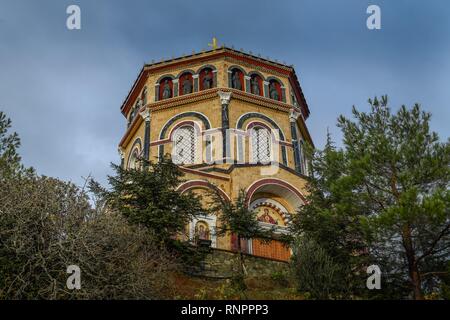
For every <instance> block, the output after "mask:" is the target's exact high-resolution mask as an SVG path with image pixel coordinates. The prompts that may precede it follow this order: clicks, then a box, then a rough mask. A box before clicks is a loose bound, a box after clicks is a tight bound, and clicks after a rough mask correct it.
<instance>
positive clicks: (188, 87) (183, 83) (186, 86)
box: [178, 72, 194, 95]
mask: <svg viewBox="0 0 450 320" xmlns="http://www.w3.org/2000/svg"><path fill="white" fill-rule="evenodd" d="M179 86H180V87H179V90H178V91H179V92H180V95H183V94H189V93H192V92H193V91H194V79H193V78H192V74H191V73H190V72H185V73H183V74H182V75H181V76H180V80H179Z"/></svg>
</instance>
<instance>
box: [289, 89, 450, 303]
mask: <svg viewBox="0 0 450 320" xmlns="http://www.w3.org/2000/svg"><path fill="white" fill-rule="evenodd" d="M387 103H388V100H387V97H383V98H382V99H381V100H380V101H379V100H378V99H376V98H375V99H374V100H369V104H370V112H368V113H365V112H360V111H357V110H356V108H355V107H354V108H353V116H354V118H355V119H356V121H351V120H349V119H347V118H345V117H343V116H341V117H340V118H339V120H338V126H339V127H340V128H341V130H342V132H343V136H344V140H343V145H344V148H343V149H339V150H338V149H336V148H335V147H334V146H333V143H332V142H331V139H330V138H329V139H328V143H327V145H326V147H325V149H324V150H323V151H316V152H311V157H312V169H313V171H314V176H313V177H312V179H311V182H310V184H309V191H310V196H309V198H308V201H309V205H308V206H304V207H302V208H301V210H300V211H299V215H298V218H297V219H296V221H295V223H294V225H295V227H294V231H295V232H296V233H297V234H301V233H303V234H307V235H308V236H310V237H311V238H312V239H314V240H315V241H317V243H318V244H319V245H320V246H321V247H322V248H324V250H325V251H326V252H327V253H328V254H329V255H330V256H331V257H332V258H333V260H334V261H335V262H336V263H339V264H341V265H346V266H347V267H348V270H350V272H351V273H352V275H355V277H354V279H358V277H357V275H358V274H361V272H364V270H365V267H367V266H368V265H370V264H377V265H379V266H380V268H381V270H382V273H383V275H384V276H383V277H384V278H383V279H384V280H383V281H386V282H385V283H384V284H383V285H388V286H389V287H390V288H388V290H387V291H386V294H387V296H385V297H389V298H393V297H396V298H405V297H408V296H413V297H414V298H416V299H422V298H423V294H424V292H425V293H427V292H430V291H432V290H433V288H434V287H435V286H436V285H437V284H438V283H439V275H442V274H445V273H446V269H445V266H446V262H447V261H449V256H450V188H449V177H450V143H449V141H447V142H440V141H439V137H438V135H437V134H436V133H435V132H430V128H429V120H430V117H431V115H430V114H429V113H426V112H424V111H421V109H420V106H419V105H417V104H416V105H414V106H413V108H412V109H410V110H408V109H407V108H406V107H405V106H402V107H401V108H400V110H399V111H398V112H397V113H395V114H392V113H391V110H390V108H389V107H388V105H387ZM359 280H360V279H358V282H356V283H353V284H352V283H350V287H351V291H352V292H354V293H356V294H357V295H359V294H361V289H362V288H361V287H360V285H358V283H361V282H359ZM405 284H407V285H408V286H407V287H405ZM363 294H364V293H363Z"/></svg>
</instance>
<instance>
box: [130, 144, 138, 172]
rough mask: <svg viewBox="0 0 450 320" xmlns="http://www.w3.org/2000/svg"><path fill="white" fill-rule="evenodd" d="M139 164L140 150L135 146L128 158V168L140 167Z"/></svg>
mask: <svg viewBox="0 0 450 320" xmlns="http://www.w3.org/2000/svg"><path fill="white" fill-rule="evenodd" d="M138 166H139V150H138V148H134V149H133V151H132V152H131V155H130V158H129V159H128V169H138Z"/></svg>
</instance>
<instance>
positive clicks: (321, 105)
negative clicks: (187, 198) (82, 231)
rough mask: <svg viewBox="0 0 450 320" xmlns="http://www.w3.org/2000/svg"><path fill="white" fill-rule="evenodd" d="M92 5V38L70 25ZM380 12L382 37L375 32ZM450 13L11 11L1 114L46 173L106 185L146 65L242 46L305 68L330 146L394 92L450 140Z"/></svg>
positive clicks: (345, 5) (314, 129) (88, 24)
mask: <svg viewBox="0 0 450 320" xmlns="http://www.w3.org/2000/svg"><path fill="white" fill-rule="evenodd" d="M70 4H77V5H79V6H80V7H81V16H82V29H81V30H78V31H69V30H67V29H66V27H65V22H66V18H67V15H66V13H65V11H66V8H67V6H68V5H70ZM369 4H378V5H380V7H381V10H382V29H381V30H379V31H369V30H368V29H367V28H366V18H367V14H366V13H365V12H366V8H367V6H368V5H369ZM449 14H450V4H448V3H447V1H439V0H435V1H406V0H404V1H395V2H394V1H389V2H388V1H370V2H369V1H361V0H346V1H344V0H343V1H318V0H314V1H313V0H309V1H213V0H209V1H203V0H201V1H170V2H167V1H166V2H163V1H158V2H156V1H107V0H96V1H56V0H54V1H3V0H0V109H1V110H4V111H6V112H7V114H8V115H9V116H10V117H11V118H12V120H13V124H14V129H15V130H16V131H18V132H19V134H20V136H21V138H22V149H21V154H22V155H23V158H24V161H25V163H26V164H27V165H32V166H35V167H36V168H37V170H38V172H40V173H42V174H47V175H51V176H57V177H60V178H63V179H68V180H69V179H70V180H72V181H75V182H77V183H80V182H81V176H86V175H87V174H89V173H90V172H92V174H93V175H94V176H95V177H97V178H98V179H100V180H101V181H104V179H105V177H106V174H107V173H109V172H110V169H109V162H111V161H112V162H117V161H118V155H117V144H118V141H119V140H120V138H121V136H122V134H123V132H124V129H125V120H124V119H123V117H122V115H121V114H120V111H119V107H120V105H121V103H122V101H123V99H124V98H125V96H126V95H127V93H128V90H129V89H130V87H131V85H132V84H133V82H134V80H135V77H136V76H137V73H138V72H139V70H140V68H141V67H142V64H143V63H144V62H149V61H150V60H151V59H155V60H158V59H160V58H161V57H165V58H169V57H171V56H172V55H174V56H177V55H181V54H183V53H190V52H191V51H192V50H196V51H200V50H201V49H202V48H206V47H207V43H208V42H210V39H211V37H212V36H216V37H218V38H219V41H220V42H223V43H226V44H227V45H230V46H231V45H234V46H235V48H237V49H239V48H241V47H242V48H244V49H245V50H246V51H248V50H252V51H253V52H254V53H261V54H262V55H263V56H264V57H265V56H270V57H271V58H274V59H275V58H276V59H278V60H280V61H283V60H285V61H286V62H287V63H289V64H294V65H295V67H296V70H297V73H298V75H299V78H300V81H301V84H302V87H303V91H304V93H305V95H306V98H307V101H308V103H309V106H310V109H311V117H310V119H309V120H308V123H309V128H310V131H311V133H312V136H313V138H314V140H315V142H316V145H317V146H319V147H320V146H322V145H323V142H324V138H325V132H326V128H327V127H329V128H330V130H331V132H332V133H333V134H335V136H336V138H338V137H339V134H338V130H337V129H335V122H336V121H335V120H336V118H337V117H338V115H339V114H341V113H344V114H347V115H348V114H349V111H350V107H351V105H353V104H356V105H358V106H359V107H360V108H364V109H365V108H366V100H367V98H368V97H371V96H374V95H381V94H384V93H388V94H390V95H391V101H392V106H399V105H400V104H402V103H405V104H407V105H411V104H412V103H414V102H421V103H422V104H423V106H424V107H425V108H426V109H427V110H429V111H431V112H432V113H433V114H434V117H433V120H432V125H433V129H434V130H437V131H438V132H439V133H440V135H441V137H442V138H447V137H448V136H449V133H450V130H449V128H448V125H447V123H448V119H449V118H450V113H449V111H448V110H449V109H448V101H449V100H450V99H449V98H450V92H449V90H448V84H449V80H450V62H449V58H448V57H449V56H450V45H449V41H448V39H450V22H449V19H448V18H447V17H448V16H449Z"/></svg>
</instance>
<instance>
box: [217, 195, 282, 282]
mask: <svg viewBox="0 0 450 320" xmlns="http://www.w3.org/2000/svg"><path fill="white" fill-rule="evenodd" d="M213 199H214V204H213V205H212V209H211V211H212V212H215V213H216V214H217V215H218V224H217V225H218V226H217V227H216V235H218V236H224V235H231V234H233V235H235V236H236V239H237V251H238V254H239V260H238V261H239V268H238V270H239V274H238V276H237V277H235V278H236V280H238V281H237V284H238V286H239V287H240V289H245V288H246V286H245V283H244V278H245V273H246V271H245V263H244V252H243V248H242V241H243V240H246V239H260V240H262V241H264V242H266V243H267V242H270V241H271V240H272V239H273V237H274V233H273V231H274V230H273V228H271V229H266V228H264V227H262V226H261V224H260V223H259V221H258V220H257V213H256V212H255V211H253V210H251V209H249V207H248V204H247V201H246V199H247V195H246V193H245V191H244V190H240V191H239V194H238V197H237V198H236V199H235V201H234V202H233V201H226V200H224V199H223V198H222V197H221V195H220V194H219V193H216V194H214V196H213Z"/></svg>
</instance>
